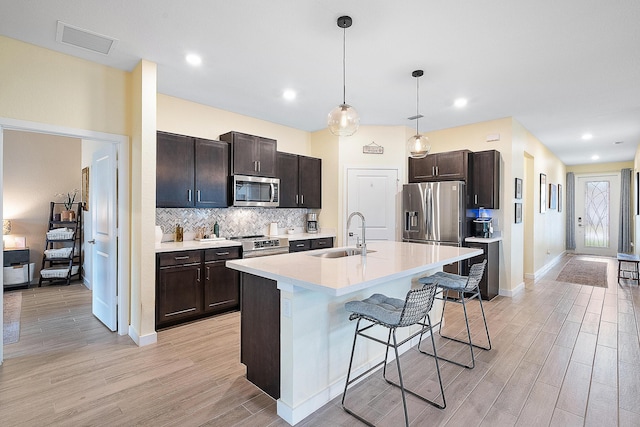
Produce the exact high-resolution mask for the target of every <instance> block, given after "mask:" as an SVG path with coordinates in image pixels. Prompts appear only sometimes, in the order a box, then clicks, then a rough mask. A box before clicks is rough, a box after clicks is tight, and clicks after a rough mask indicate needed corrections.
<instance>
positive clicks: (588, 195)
mask: <svg viewBox="0 0 640 427" xmlns="http://www.w3.org/2000/svg"><path fill="white" fill-rule="evenodd" d="M575 215H576V218H575V224H576V230H575V235H576V252H577V253H581V254H588V255H602V256H616V253H617V252H618V227H619V222H620V175H619V174H602V175H585V176H577V179H576V211H575Z"/></svg>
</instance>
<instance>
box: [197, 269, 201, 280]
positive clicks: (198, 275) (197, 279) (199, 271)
mask: <svg viewBox="0 0 640 427" xmlns="http://www.w3.org/2000/svg"><path fill="white" fill-rule="evenodd" d="M196 280H197V281H198V282H199V281H200V269H198V278H197V279H196Z"/></svg>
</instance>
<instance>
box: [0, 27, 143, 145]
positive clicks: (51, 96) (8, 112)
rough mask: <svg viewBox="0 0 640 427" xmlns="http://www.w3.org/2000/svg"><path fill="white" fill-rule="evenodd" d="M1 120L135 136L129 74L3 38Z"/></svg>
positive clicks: (0, 79) (0, 57) (0, 60)
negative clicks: (132, 125)
mask: <svg viewBox="0 0 640 427" xmlns="http://www.w3.org/2000/svg"><path fill="white" fill-rule="evenodd" d="M0 52H2V54H0V76H2V77H1V78H0V94H1V96H0V117H6V118H12V119H19V120H27V121H32V122H38V123H48V124H55V125H58V126H67V127H73V128H77V129H85V130H92V131H99V132H107V133H114V134H119V135H128V134H129V118H130V116H131V114H130V110H129V103H128V94H129V84H130V81H129V73H127V72H125V71H121V70H116V69H115V68H109V67H105V66H104V65H100V64H96V63H93V62H89V61H85V60H82V59H78V58H75V57H73V56H69V55H64V54H61V53H57V52H54V51H51V50H47V49H43V48H40V47H37V46H34V45H31V44H27V43H23V42H19V41H17V40H13V39H10V38H7V37H2V36H0Z"/></svg>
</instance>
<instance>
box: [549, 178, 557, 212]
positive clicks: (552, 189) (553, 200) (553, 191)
mask: <svg viewBox="0 0 640 427" xmlns="http://www.w3.org/2000/svg"><path fill="white" fill-rule="evenodd" d="M549 209H551V210H556V209H558V186H557V185H555V184H549Z"/></svg>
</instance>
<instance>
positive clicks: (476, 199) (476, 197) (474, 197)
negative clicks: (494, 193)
mask: <svg viewBox="0 0 640 427" xmlns="http://www.w3.org/2000/svg"><path fill="white" fill-rule="evenodd" d="M473 200H474V203H475V204H476V205H477V204H478V195H477V194H476V195H474V196H473Z"/></svg>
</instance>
